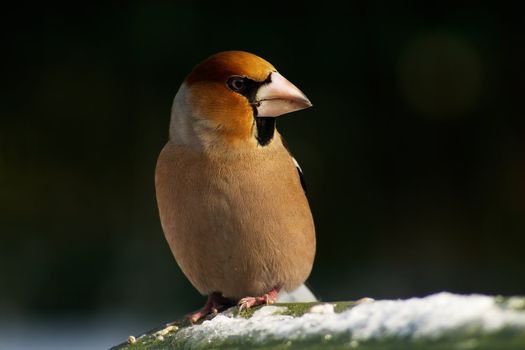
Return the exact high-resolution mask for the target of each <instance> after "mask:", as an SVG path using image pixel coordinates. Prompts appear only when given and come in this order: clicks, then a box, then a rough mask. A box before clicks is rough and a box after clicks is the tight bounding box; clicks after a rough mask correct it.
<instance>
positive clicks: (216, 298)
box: [186, 292, 232, 323]
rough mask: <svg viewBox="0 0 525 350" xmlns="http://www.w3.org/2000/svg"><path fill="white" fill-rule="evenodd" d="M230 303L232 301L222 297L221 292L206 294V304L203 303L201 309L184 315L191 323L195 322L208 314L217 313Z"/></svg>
mask: <svg viewBox="0 0 525 350" xmlns="http://www.w3.org/2000/svg"><path fill="white" fill-rule="evenodd" d="M231 304H232V302H231V301H230V300H229V299H227V298H225V297H223V296H222V294H221V293H218V292H214V293H211V294H210V295H208V301H206V304H204V307H203V308H202V309H200V310H198V311H195V312H192V313H191V314H189V315H186V319H188V320H189V321H190V322H191V323H195V322H197V321H198V320H200V319H201V318H204V317H206V316H207V315H209V314H212V315H217V313H219V311H220V310H222V309H223V308H225V307H226V306H230V305H231Z"/></svg>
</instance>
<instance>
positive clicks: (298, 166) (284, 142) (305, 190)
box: [281, 135, 308, 194]
mask: <svg viewBox="0 0 525 350" xmlns="http://www.w3.org/2000/svg"><path fill="white" fill-rule="evenodd" d="M281 141H282V143H283V146H284V148H286V150H287V151H288V154H289V155H290V157H292V160H293V163H294V165H295V168H296V169H297V172H298V173H299V180H300V181H301V187H302V188H303V191H304V194H306V193H307V192H308V191H307V189H306V181H305V179H304V173H303V169H301V166H300V165H299V162H297V159H295V157H294V156H293V154H292V152H290V148H289V147H288V143H287V142H286V140H285V139H284V137H283V136H282V135H281Z"/></svg>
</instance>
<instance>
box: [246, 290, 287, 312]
mask: <svg viewBox="0 0 525 350" xmlns="http://www.w3.org/2000/svg"><path fill="white" fill-rule="evenodd" d="M279 289H280V288H274V289H272V290H271V291H269V292H268V293H266V294H264V295H263V296H260V297H245V298H242V299H241V300H239V302H238V303H237V305H238V306H239V312H241V311H242V310H248V309H249V308H251V307H253V306H258V305H263V304H266V305H270V304H274V303H275V301H276V300H277V295H278V294H279Z"/></svg>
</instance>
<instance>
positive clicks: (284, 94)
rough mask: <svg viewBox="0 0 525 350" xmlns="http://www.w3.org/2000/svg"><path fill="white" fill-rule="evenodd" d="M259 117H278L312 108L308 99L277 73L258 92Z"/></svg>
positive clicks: (256, 97) (272, 74)
mask: <svg viewBox="0 0 525 350" xmlns="http://www.w3.org/2000/svg"><path fill="white" fill-rule="evenodd" d="M255 99H256V101H257V116H258V117H278V116H280V115H283V114H286V113H290V112H295V111H299V110H301V109H305V108H308V107H311V106H312V103H311V102H310V101H309V100H308V98H307V97H306V96H305V95H304V94H303V93H302V92H301V90H299V89H298V88H297V87H295V85H294V84H292V83H290V82H289V81H288V80H286V78H285V77H283V76H282V75H281V74H279V73H277V72H272V73H271V75H270V82H269V83H268V84H264V85H262V86H261V87H260V88H259V91H257V95H256V96H255Z"/></svg>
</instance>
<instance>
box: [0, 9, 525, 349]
mask: <svg viewBox="0 0 525 350" xmlns="http://www.w3.org/2000/svg"><path fill="white" fill-rule="evenodd" d="M254 5H257V7H253V8H250V7H248V3H238V4H231V5H227V4H226V3H225V2H219V1H217V2H214V3H208V2H202V1H197V2H193V3H190V2H182V1H181V2H146V1H143V2H138V1H131V2H126V3H125V4H124V3H121V4H120V5H117V4H116V3H113V4H112V5H108V4H101V5H93V4H88V3H83V4H82V6H81V7H79V5H78V4H77V3H72V5H71V6H70V7H60V8H59V7H53V6H51V5H46V6H42V7H38V6H36V5H31V6H29V5H26V6H25V7H20V8H18V9H9V10H8V9H5V10H4V11H3V13H2V17H5V18H3V19H2V21H1V24H0V26H1V35H2V41H1V44H2V60H3V63H2V65H1V71H2V93H1V94H0V276H1V279H0V324H2V322H3V324H7V325H10V326H11V327H12V328H13V327H14V328H13V329H15V328H16V327H15V326H13V325H24V324H26V323H25V322H36V323H35V324H42V323H46V324H54V325H56V324H61V323H60V322H65V323H66V324H69V325H70V326H71V325H74V324H75V323H74V322H77V323H78V324H86V323H85V322H88V324H89V325H91V326H92V327H95V328H96V327H99V328H103V329H105V330H107V328H111V327H117V326H118V325H121V326H122V327H121V330H119V331H115V332H114V333H112V335H108V336H107V338H106V340H105V341H106V343H103V345H104V346H109V345H111V344H112V343H113V344H115V343H118V342H120V341H121V340H123V339H124V336H125V335H127V334H132V333H138V332H140V331H142V330H146V329H143V328H142V327H146V328H148V327H149V328H153V327H155V326H158V325H160V324H162V323H163V322H168V321H171V320H174V319H176V318H178V317H180V316H181V315H183V314H184V313H186V312H188V311H190V310H193V309H196V308H198V307H200V306H201V305H202V304H203V302H204V299H203V298H202V297H201V296H199V295H198V293H197V292H196V291H195V290H194V289H193V287H192V286H191V285H190V284H189V282H188V281H187V280H186V279H185V278H184V276H183V275H182V273H181V272H180V270H179V268H178V267H177V265H176V263H175V261H174V259H173V257H172V255H171V253H170V251H169V248H168V245H167V243H166V242H165V240H164V237H163V234H162V231H161V227H160V223H159V218H158V215H157V209H156V202H155V196H154V182H153V177H154V167H155V162H156V157H157V155H158V153H159V151H160V149H161V148H162V146H163V145H164V143H165V142H166V139H167V134H168V123H169V116H170V107H171V102H172V99H173V96H174V94H175V93H176V91H177V89H178V87H179V85H180V83H181V81H182V80H183V79H184V77H185V75H186V74H187V73H188V72H189V71H190V70H191V69H192V67H193V66H194V65H195V64H197V63H198V62H199V61H201V60H202V59H204V58H206V57H207V56H209V55H211V54H213V53H215V52H217V51H222V50H230V49H241V50H246V51H251V52H253V53H256V54H258V55H260V56H262V57H264V58H266V59H267V60H269V61H270V62H272V63H273V64H274V65H275V66H276V67H277V68H278V69H279V71H280V72H281V73H282V74H283V75H284V76H286V77H287V78H288V79H290V80H291V81H292V82H294V83H295V84H296V85H297V86H299V87H300V88H301V89H302V90H303V91H304V92H305V93H306V95H307V96H308V97H309V98H310V99H311V100H312V101H313V103H314V108H311V109H309V110H306V111H302V112H299V113H295V114H293V115H290V116H287V117H283V118H280V119H279V121H278V127H279V129H280V131H281V133H282V134H283V135H284V136H285V137H286V139H287V141H288V143H289V145H290V147H291V149H292V151H293V153H294V154H295V156H296V158H297V159H298V160H299V162H300V163H301V166H302V168H303V170H304V172H305V175H306V180H307V183H308V188H309V199H310V203H311V207H312V210H313V213H314V217H315V221H316V226H317V237H318V253H317V258H316V262H315V267H314V270H313V272H312V275H311V277H310V280H309V283H310V285H311V287H312V288H313V290H315V291H316V293H317V294H318V295H319V296H320V297H321V298H323V299H324V300H340V299H344V300H349V299H356V298H360V297H363V296H369V297H374V298H397V297H410V296H422V295H426V294H430V293H433V292H438V291H443V290H447V291H453V292H460V293H473V292H476V293H490V294H524V293H525V280H524V278H523V277H524V273H523V271H524V269H525V254H524V247H525V153H524V152H525V138H524V136H525V135H524V132H525V118H524V117H525V116H524V111H525V104H524V98H523V97H524V91H525V73H524V69H523V68H524V62H525V40H524V34H523V15H522V12H520V11H517V9H516V8H512V7H508V6H506V5H504V2H497V3H492V4H491V3H490V2H484V3H483V4H481V3H479V2H466V3H463V4H461V5H459V4H456V5H453V6H447V5H445V4H444V3H442V2H440V5H439V6H436V5H432V4H430V3H428V2H420V3H419V4H412V5H408V4H405V5H403V4H400V3H399V2H386V1H385V2H378V1H375V2H373V1H369V2H363V1H360V2H348V3H345V4H344V6H343V4H342V5H341V6H337V5H335V4H333V3H329V2H326V1H323V2H318V3H317V4H316V5H315V6H311V5H307V4H306V3H301V4H298V3H296V4H294V3H288V2H280V3H278V4H271V3H266V4H264V6H263V4H261V3H258V4H254ZM2 320H3V321H2ZM34 320H36V321H34ZM47 320H53V321H52V322H51V321H50V322H51V323H47ZM64 320H65V321H64ZM86 320H87V321H86ZM115 320H118V321H115ZM53 322H54V323H53ZM57 322H58V323H57ZM82 322H84V323H82ZM106 324H108V325H109V326H107V327H106V326H101V325H106ZM128 324H129V326H128ZM50 327H51V326H50ZM57 327H58V326H57ZM117 328H118V327H117ZM8 329H9V328H8ZM86 329H88V328H86ZM89 329H91V328H89ZM115 329H116V328H115ZM52 330H53V328H52V327H51V328H45V329H44V330H42V334H47V333H46V332H48V331H52ZM13 332H14V333H13ZM13 332H11V334H10V336H11V338H6V337H7V336H6V334H4V342H5V341H6V339H10V340H9V341H11V343H10V344H11V345H12V346H13V348H15V347H16V346H19V348H22V347H23V343H22V342H17V340H13V339H14V338H13V334H17V333H16V330H15V331H13ZM79 333H82V332H79ZM1 342H2V335H1V333H0V345H1V344H2V343H1ZM13 344H14V345H13ZM17 344H18V345H17ZM15 345H16V346H15ZM54 348H57V347H56V346H54Z"/></svg>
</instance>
